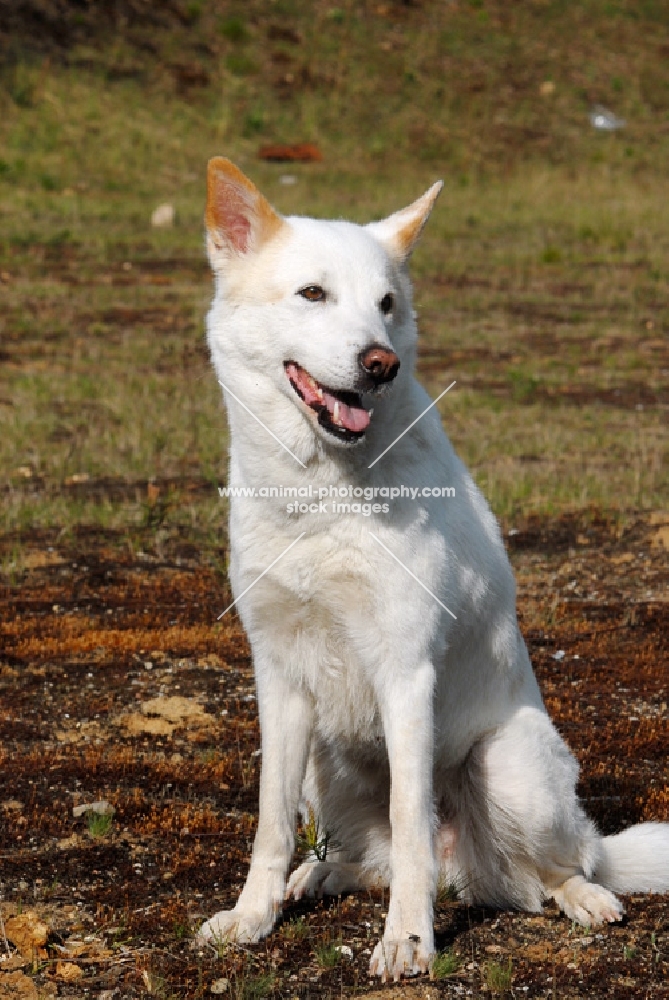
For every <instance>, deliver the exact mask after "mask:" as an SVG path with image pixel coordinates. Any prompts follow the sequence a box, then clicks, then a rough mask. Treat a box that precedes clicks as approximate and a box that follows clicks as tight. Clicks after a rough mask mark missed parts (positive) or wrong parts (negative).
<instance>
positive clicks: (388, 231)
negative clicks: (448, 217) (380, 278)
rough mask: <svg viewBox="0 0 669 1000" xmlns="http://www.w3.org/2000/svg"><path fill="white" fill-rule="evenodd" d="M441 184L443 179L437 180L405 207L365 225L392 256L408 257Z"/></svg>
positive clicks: (402, 258)
mask: <svg viewBox="0 0 669 1000" xmlns="http://www.w3.org/2000/svg"><path fill="white" fill-rule="evenodd" d="M443 186H444V183H443V181H437V183H436V184H433V185H432V187H431V188H430V189H429V191H426V192H425V194H424V195H423V196H422V197H421V198H418V200H417V201H414V202H412V204H411V205H408V206H407V208H402V209H400V211H399V212H394V213H393V214H392V215H389V216H388V218H387V219H382V220H381V221H380V222H372V223H371V224H370V225H369V226H368V227H367V228H368V229H369V230H370V231H371V232H372V233H373V235H374V236H375V237H376V239H377V240H379V242H380V243H383V245H384V246H385V247H386V249H387V250H388V251H389V252H390V253H391V254H392V256H393V257H396V258H398V259H399V260H400V261H405V260H407V259H408V258H409V257H410V255H411V252H412V251H413V248H414V247H415V246H416V243H417V242H418V238H419V236H420V234H421V233H422V231H423V226H424V225H425V223H426V222H427V220H428V218H429V217H430V212H431V211H432V207H433V205H434V203H435V201H436V200H437V198H438V197H439V192H440V191H441V189H442V187H443Z"/></svg>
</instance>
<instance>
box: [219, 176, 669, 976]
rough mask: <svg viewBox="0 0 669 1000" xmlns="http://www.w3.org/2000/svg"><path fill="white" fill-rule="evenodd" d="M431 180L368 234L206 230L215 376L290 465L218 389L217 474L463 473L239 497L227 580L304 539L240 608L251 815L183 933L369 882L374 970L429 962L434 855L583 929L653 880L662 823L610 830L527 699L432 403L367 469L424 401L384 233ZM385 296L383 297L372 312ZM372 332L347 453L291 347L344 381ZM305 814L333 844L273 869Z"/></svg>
mask: <svg viewBox="0 0 669 1000" xmlns="http://www.w3.org/2000/svg"><path fill="white" fill-rule="evenodd" d="M245 197H248V196H247V195H245ZM435 197H436V190H434V191H433V192H432V193H431V197H430V198H428V199H427V202H426V200H425V199H426V198H427V196H425V197H424V199H422V200H420V201H419V202H416V203H415V205H414V206H410V207H409V208H408V209H405V210H404V211H403V212H402V213H398V214H397V215H396V216H391V217H390V219H387V220H385V221H384V222H383V223H377V224H374V225H371V226H368V227H360V226H357V225H353V224H350V223H347V222H341V221H337V222H329V221H316V220H313V219H306V218H290V219H287V220H285V221H284V223H283V226H282V227H281V228H280V229H279V231H278V232H277V233H275V234H274V235H273V236H272V238H271V239H269V240H267V241H265V242H263V243H262V244H261V245H260V246H258V245H257V241H256V242H253V241H251V243H250V247H251V248H250V249H249V250H242V251H240V252H231V251H230V250H229V248H228V247H227V246H226V247H224V248H223V249H221V239H220V234H218V236H217V239H218V243H215V242H214V241H213V240H212V239H211V238H210V241H209V250H210V258H211V261H212V266H213V267H214V271H215V276H216V295H215V299H214V302H213V305H212V308H211V312H210V314H209V320H208V340H209V346H210V349H211V354H212V358H213V363H214V366H215V369H216V373H217V375H218V377H219V379H220V380H221V381H222V382H223V383H224V384H225V386H226V387H227V389H228V390H230V392H231V393H233V394H234V395H235V396H237V397H238V398H239V399H240V400H242V401H243V402H244V404H245V405H246V406H247V407H249V408H250V409H251V410H252V411H253V412H254V413H255V414H256V415H257V416H258V417H260V418H261V419H262V420H263V421H264V422H265V423H266V424H267V426H268V427H269V428H270V429H271V430H272V431H273V432H274V433H275V434H276V435H277V436H278V437H279V438H280V439H281V441H282V442H283V443H284V444H285V445H286V446H287V447H288V448H289V449H290V450H291V451H292V452H293V453H294V455H295V456H297V457H298V458H299V459H300V460H301V461H302V462H303V463H304V465H305V466H306V469H305V468H302V467H301V466H300V465H299V464H298V463H297V462H296V461H295V460H294V458H292V457H291V456H290V455H289V454H287V452H286V451H284V450H283V449H282V448H280V447H279V446H278V445H277V444H276V443H275V442H274V441H273V439H272V438H271V437H270V436H269V435H268V434H266V432H265V431H264V430H263V429H262V428H261V427H259V426H258V424H257V423H256V422H255V421H254V420H253V419H251V418H250V417H249V416H248V414H247V412H246V411H245V410H244V409H243V408H242V407H241V406H240V405H239V404H238V403H237V401H236V400H235V399H234V398H232V396H228V398H227V400H226V402H227V406H228V417H229V422H230V430H231V445H230V479H229V482H230V485H231V486H255V487H258V488H259V487H262V486H267V485H274V484H276V485H284V486H290V485H295V486H303V485H309V484H312V485H313V486H314V487H316V488H317V487H318V486H319V485H328V486H329V485H331V484H343V485H348V484H354V485H360V486H363V487H364V486H389V485H400V484H405V485H411V486H419V487H422V486H437V485H441V486H452V487H454V488H455V498H443V499H441V498H440V499H434V498H429V499H423V498H421V499H417V500H415V501H411V500H407V499H404V500H400V499H397V500H395V501H393V503H392V506H391V509H390V512H389V514H378V515H373V516H371V517H362V516H357V517H356V516H346V515H343V516H339V517H336V516H331V515H327V516H326V515H323V514H312V513H309V514H305V515H295V514H288V513H287V512H286V509H285V503H282V502H281V501H277V500H276V499H271V500H269V499H268V500H264V501H263V500H260V499H235V500H233V501H232V502H231V513H230V540H231V559H230V576H231V582H232V587H233V592H234V593H235V594H236V595H239V594H241V593H242V592H243V591H244V589H245V588H247V587H248V586H249V585H250V584H251V583H252V582H253V581H254V580H255V579H256V577H258V576H259V575H260V574H261V573H262V572H263V571H264V570H265V569H266V568H267V566H268V565H269V564H270V563H271V562H272V561H273V560H274V559H276V558H277V557H278V556H279V555H280V554H281V553H282V552H283V551H284V550H285V549H286V548H287V547H288V546H289V545H290V543H291V542H293V541H294V540H295V539H296V538H297V537H298V535H299V534H300V533H301V532H305V536H304V538H302V540H301V541H300V542H299V543H298V544H296V545H295V546H293V548H292V549H291V550H290V551H289V552H288V553H287V554H286V555H285V556H284V557H283V558H282V559H280V560H279V562H277V564H276V565H275V566H274V568H273V569H272V570H271V571H270V572H269V573H267V574H266V575H265V576H264V577H263V578H262V579H261V580H260V581H259V582H258V583H256V584H255V586H253V587H252V588H251V589H250V590H249V591H248V593H247V594H246V595H245V596H244V597H243V598H242V599H240V601H239V603H238V605H237V608H238V610H239V613H240V615H241V618H242V621H243V624H244V627H245V629H246V631H247V633H248V636H249V639H250V642H251V646H252V650H253V659H254V665H255V674H256V682H257V690H258V708H259V713H260V725H261V732H262V775H261V782H260V815H259V824H258V831H257V835H256V839H255V844H254V848H253V857H252V860H251V867H250V871H249V875H248V879H247V882H246V885H245V887H244V890H243V892H242V894H241V896H240V897H239V900H238V901H237V904H236V906H235V908H234V909H233V910H231V911H229V912H226V911H221V912H220V913H217V914H216V915H215V916H214V917H212V918H211V919H210V920H209V921H207V923H205V924H204V926H203V927H202V929H201V931H200V934H199V941H200V942H204V941H207V940H211V939H212V938H219V937H220V938H234V939H237V940H240V941H257V940H258V939H259V938H261V937H262V936H263V935H266V934H268V933H269V932H270V931H271V929H272V927H273V925H274V922H275V920H276V918H277V916H278V914H279V912H280V910H281V907H282V904H283V901H284V897H285V896H286V895H287V896H291V895H292V896H295V897H296V898H299V897H300V896H301V895H303V894H307V895H317V894H319V893H321V892H334V893H338V892H341V891H344V890H350V889H355V888H357V887H361V886H368V885H374V884H385V885H389V886H390V904H389V909H388V917H387V921H386V928H385V932H384V935H383V939H382V940H381V941H380V942H379V944H378V945H377V947H376V949H375V951H374V953H373V956H372V960H371V966H370V968H371V972H372V973H375V974H377V975H380V976H381V977H382V978H383V979H386V978H394V979H397V978H399V977H400V976H401V975H403V974H408V975H410V974H414V973H418V972H423V971H425V970H427V969H428V967H429V965H430V962H431V959H432V956H433V953H434V939H433V926H432V925H433V900H434V896H435V891H436V884H437V877H438V874H439V873H440V872H441V875H442V876H443V877H444V878H446V879H451V880H452V881H453V882H454V883H455V884H457V885H458V886H459V887H460V888H461V895H462V897H463V898H464V899H467V900H471V901H477V902H480V903H489V904H492V905H496V906H513V907H518V908H520V909H526V910H538V909H540V907H541V905H542V902H543V901H544V900H545V899H546V898H547V897H550V896H553V897H554V898H555V899H556V900H557V901H558V903H559V904H560V906H561V907H562V908H563V909H564V910H565V911H566V913H567V914H568V915H569V916H570V917H572V918H573V919H576V920H579V921H582V922H584V923H592V924H594V923H599V922H601V921H603V920H616V919H618V918H619V917H620V915H621V913H622V907H621V906H620V904H619V903H618V901H617V900H616V898H615V897H614V896H613V895H612V894H611V892H609V891H608V889H607V888H605V887H606V886H610V887H612V888H614V889H618V890H621V891H629V890H632V889H635V890H655V891H667V889H668V888H669V882H668V880H667V872H668V871H669V825H663V824H653V825H647V826H641V827H636V828H633V829H632V830H628V831H626V832H625V833H624V834H621V835H619V836H618V837H613V838H604V839H602V838H601V837H600V836H599V834H598V833H597V831H596V829H595V827H594V825H593V824H592V822H591V821H590V820H589V819H588V818H587V817H586V816H585V814H584V812H583V810H582V808H581V806H580V804H579V802H578V800H577V798H576V794H575V785H576V780H577V775H578V768H577V764H576V761H575V760H574V758H573V757H572V755H571V754H570V752H569V750H568V749H567V747H566V746H565V744H564V742H563V741H562V739H561V737H560V736H559V734H558V732H557V731H556V729H555V727H554V726H553V724H552V723H551V721H550V719H549V718H548V715H547V714H546V711H545V708H544V706H543V702H542V699H541V695H540V692H539V689H538V686H537V683H536V680H535V677H534V674H533V672H532V668H531V665H530V661H529V657H528V654H527V651H526V648H525V644H524V642H523V639H522V637H521V635H520V632H519V629H518V625H517V621H516V608H515V585H514V579H513V575H512V571H511V568H510V565H509V562H508V559H507V556H506V553H505V550H504V545H503V543H502V539H501V536H500V532H499V529H498V526H497V523H496V521H495V519H494V517H493V515H492V513H491V512H490V509H489V508H488V506H487V504H486V502H485V500H484V499H483V497H482V495H481V493H480V492H479V490H478V488H477V487H476V485H475V484H474V482H473V480H472V478H471V476H470V474H469V473H468V471H467V470H466V468H465V467H464V465H463V464H462V462H461V461H460V460H459V459H458V458H457V456H456V455H455V453H454V451H453V448H452V447H451V444H450V442H449V440H448V438H447V437H446V435H445V434H444V432H443V430H442V428H441V425H440V421H439V417H438V414H437V413H436V409H432V410H430V412H429V413H427V414H426V415H425V416H424V417H423V418H422V419H421V420H420V421H419V422H418V423H417V424H416V425H415V427H414V428H413V429H412V430H411V431H410V432H409V433H408V434H406V435H405V436H404V437H403V438H402V439H401V440H400V441H399V442H398V443H397V444H396V445H395V446H394V447H393V448H391V450H390V451H389V452H388V453H387V455H385V457H384V458H383V459H382V460H381V461H380V462H378V463H377V464H375V465H374V466H373V468H372V469H369V468H368V465H369V463H370V462H371V461H372V460H373V459H374V458H376V456H377V455H379V454H380V453H381V452H382V451H383V450H384V449H385V448H386V447H387V446H388V445H389V444H390V443H391V442H392V441H393V440H394V439H395V438H396V437H397V436H398V435H399V434H400V433H401V432H402V431H403V430H404V429H405V428H406V427H407V426H408V425H409V424H410V423H411V422H412V420H414V419H415V418H416V417H417V416H418V415H419V414H420V413H421V411H423V410H424V409H425V408H426V407H427V406H428V404H429V402H430V400H429V398H428V396H427V395H426V393H425V391H424V390H423V389H422V388H421V386H420V385H419V384H418V383H417V382H416V381H415V379H414V375H413V367H414V358H415V351H416V337H417V333H416V326H415V322H414V318H413V311H412V302H411V288H410V284H409V279H408V275H407V270H406V265H405V257H406V256H407V255H408V253H409V252H410V249H411V247H410V246H409V247H406V246H405V247H404V249H405V251H406V252H405V253H402V252H401V249H398V230H399V228H400V227H401V226H404V225H406V224H407V221H409V222H410V221H411V220H412V219H414V220H415V219H418V221H419V222H420V226H417V232H418V231H419V230H420V228H421V226H422V223H423V222H424V221H425V219H426V218H427V214H429V209H430V207H431V204H432V201H434V198H435ZM252 214H253V213H252V210H249V216H250V223H251V227H252V234H253V217H252ZM401 242H402V241H401V240H399V243H401ZM307 285H320V286H322V287H323V288H325V289H326V291H327V293H328V298H327V301H326V302H319V303H314V302H309V301H306V300H305V299H304V298H303V297H301V296H300V295H298V294H296V293H297V292H298V290H299V289H301V288H303V287H304V286H307ZM388 291H392V293H393V294H394V296H395V302H396V304H395V308H394V310H393V311H392V313H391V314H390V315H389V316H384V315H383V314H382V313H381V312H380V310H379V307H378V303H379V301H380V299H381V298H382V297H383V295H384V294H385V293H386V292H388ZM371 344H381V345H387V346H389V347H392V348H393V349H394V351H396V352H397V354H398V355H399V356H400V358H401V368H400V371H399V374H398V376H397V378H396V379H395V381H394V383H393V384H392V386H391V387H390V389H389V391H387V392H385V393H381V394H379V395H378V398H376V399H375V400H374V414H373V417H372V420H371V424H370V427H369V429H368V431H367V433H366V435H365V437H364V440H363V441H362V442H361V443H358V444H357V445H356V446H355V447H346V446H343V445H341V444H340V443H339V442H338V441H336V440H334V439H332V438H331V437H330V436H329V435H328V434H327V432H325V431H322V429H321V428H319V427H318V426H317V424H316V423H315V422H314V420H313V419H312V418H311V415H310V414H309V413H308V412H306V408H305V406H304V405H303V404H302V403H301V401H300V400H299V399H298V398H297V397H296V395H295V393H294V391H293V389H292V387H291V385H290V383H289V381H288V379H287V377H286V373H285V371H284V362H286V361H288V360H294V361H295V362H297V363H298V364H299V365H301V366H302V367H304V368H305V369H307V370H308V371H309V372H310V373H311V374H312V375H313V376H314V378H316V379H317V380H318V381H319V382H321V383H324V384H325V385H326V386H331V387H335V388H342V389H343V388H346V387H349V386H350V387H351V388H353V387H354V385H355V380H356V378H357V377H358V375H359V369H358V363H357V358H358V355H359V353H360V352H361V351H362V350H364V349H366V348H367V347H369V346H370V345H371ZM370 531H371V532H373V533H374V534H375V535H376V536H377V537H378V539H379V540H380V541H381V542H383V544H384V545H385V546H387V548H388V549H390V550H391V551H392V552H393V553H394V554H395V556H396V557H397V558H398V559H399V560H401V562H403V563H404V564H405V565H406V566H407V567H408V568H410V569H411V571H412V573H414V574H415V575H416V576H417V577H418V579H419V580H421V581H422V583H423V584H424V585H425V586H426V587H427V588H429V590H431V591H432V592H433V594H434V595H436V596H437V597H438V598H439V600H440V601H441V602H442V603H443V604H444V605H446V607H448V608H449V609H450V610H451V611H452V612H453V614H455V616H456V620H454V619H453V618H452V617H451V616H450V615H449V614H448V613H447V612H446V611H444V610H443V608H442V607H441V606H440V605H439V604H438V603H437V601H435V600H434V599H433V597H432V596H430V594H428V593H426V591H425V590H424V589H422V588H421V587H420V586H419V585H418V584H417V583H416V582H415V581H414V580H412V579H411V577H410V576H409V575H408V574H407V573H406V572H405V570H404V569H403V568H402V567H401V566H400V565H398V563H397V562H396V561H394V560H393V559H392V558H391V557H390V556H389V555H388V554H387V553H386V552H385V551H384V550H383V548H382V547H381V546H380V545H378V544H377V543H376V542H375V541H374V539H372V538H371V537H370V534H369V532H370ZM298 808H301V809H302V810H303V811H304V812H306V810H308V809H313V810H314V813H315V815H316V816H317V818H318V822H319V826H320V829H321V830H323V831H327V832H328V833H329V834H330V835H331V837H332V840H333V843H334V844H335V847H333V848H331V850H330V853H329V854H328V857H327V859H326V861H325V862H317V861H315V860H314V861H308V862H306V863H305V864H303V865H301V866H300V867H299V868H298V869H297V871H296V872H295V873H294V874H293V875H292V877H291V879H290V881H289V882H288V883H286V877H287V874H288V867H289V864H290V861H291V857H292V853H293V849H294V836H295V825H296V816H297V812H298ZM592 878H596V879H597V880H598V882H599V883H601V884H597V883H595V882H593V881H591V879H592Z"/></svg>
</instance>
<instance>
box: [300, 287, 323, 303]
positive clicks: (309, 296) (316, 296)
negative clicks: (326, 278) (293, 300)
mask: <svg viewBox="0 0 669 1000" xmlns="http://www.w3.org/2000/svg"><path fill="white" fill-rule="evenodd" d="M297 294H298V295H301V296H302V298H303V299H306V300H307V301H308V302H325V289H324V288H321V286H320V285H307V287H306V288H300V290H299V292H298V293H297Z"/></svg>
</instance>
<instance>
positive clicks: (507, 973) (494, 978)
mask: <svg viewBox="0 0 669 1000" xmlns="http://www.w3.org/2000/svg"><path fill="white" fill-rule="evenodd" d="M485 978H486V983H487V985H488V989H489V990H490V991H491V992H492V993H498V994H503V993H506V991H507V990H508V989H510V988H511V983H512V982H513V963H512V961H511V959H509V961H508V963H507V964H506V965H500V963H499V962H487V963H486V965H485Z"/></svg>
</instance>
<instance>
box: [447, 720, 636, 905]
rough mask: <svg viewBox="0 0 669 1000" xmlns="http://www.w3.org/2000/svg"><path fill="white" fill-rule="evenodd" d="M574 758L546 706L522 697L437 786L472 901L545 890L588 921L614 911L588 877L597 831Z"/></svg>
mask: <svg viewBox="0 0 669 1000" xmlns="http://www.w3.org/2000/svg"><path fill="white" fill-rule="evenodd" d="M577 778H578V765H577V763H576V761H575V759H574V758H573V757H572V755H571V754H570V752H569V750H568V749H567V747H566V745H565V743H564V742H563V740H562V738H561V737H560V735H559V734H558V732H557V730H556V729H555V727H554V726H553V724H552V723H551V721H550V719H549V717H548V715H546V713H545V712H544V711H542V709H541V708H540V707H539V706H536V705H525V706H522V707H521V708H519V709H517V710H516V711H515V712H514V714H513V715H512V716H511V717H510V718H509V719H508V720H507V722H505V723H504V724H503V725H502V726H500V727H499V728H498V729H497V730H496V731H495V732H494V733H492V734H490V735H488V736H486V737H485V738H484V739H483V740H482V741H481V742H480V743H479V744H478V746H477V747H475V748H474V750H473V751H472V753H471V754H470V758H469V759H468V761H467V762H466V764H465V765H464V767H463V769H462V770H461V772H460V774H459V775H458V776H457V780H455V781H452V782H451V787H450V789H449V790H448V792H447V794H446V795H445V800H446V807H447V812H448V813H449V814H450V815H453V816H454V817H455V820H454V823H455V827H456V831H457V835H456V845H455V850H454V858H453V859H451V860H450V862H449V866H450V868H451V870H453V869H455V868H459V869H460V870H461V871H462V872H463V878H464V879H465V880H466V889H465V891H464V892H463V893H462V895H463V896H464V897H465V898H467V899H469V900H471V901H475V902H480V903H488V904H490V905H494V906H513V907H516V908H518V909H523V910H530V911H537V910H539V909H541V906H542V903H543V901H544V900H545V899H547V898H548V897H549V896H552V897H553V898H554V899H555V900H556V901H557V902H558V904H559V905H560V907H561V908H562V909H563V910H564V911H565V912H566V913H567V915H568V916H569V917H571V918H572V919H574V920H577V921H579V922H581V923H586V924H597V923H601V922H602V921H603V920H607V921H610V920H617V919H619V918H620V916H621V915H622V907H621V906H620V903H619V902H618V900H617V899H616V898H615V896H614V895H613V894H612V893H611V892H609V891H608V889H605V888H603V887H602V886H599V885H596V884H594V883H592V882H590V881H589V879H590V877H591V876H592V874H593V872H594V871H595V868H596V864H597V860H598V857H599V854H600V848H599V834H598V833H597V830H596V829H595V827H594V825H593V823H592V822H591V821H590V820H589V819H588V818H587V816H586V815H585V813H584V812H583V809H582V808H581V805H580V803H579V801H578V799H577V796H576V791H575V788H576V781H577Z"/></svg>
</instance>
